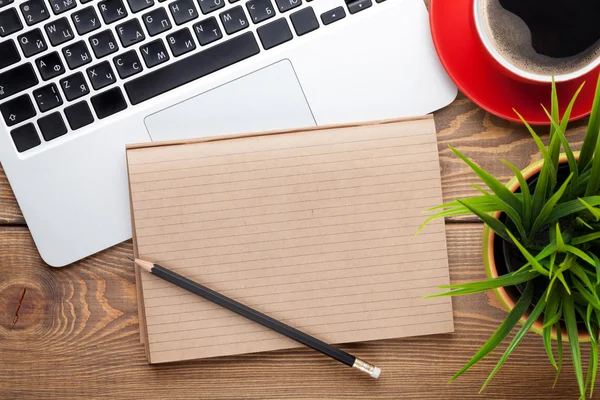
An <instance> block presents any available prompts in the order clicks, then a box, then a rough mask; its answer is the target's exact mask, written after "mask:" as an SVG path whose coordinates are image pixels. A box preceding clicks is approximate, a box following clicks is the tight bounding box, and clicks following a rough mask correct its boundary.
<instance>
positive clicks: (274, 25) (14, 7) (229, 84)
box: [0, 0, 457, 267]
mask: <svg viewBox="0 0 600 400" xmlns="http://www.w3.org/2000/svg"><path fill="white" fill-rule="evenodd" d="M456 93H457V92H456V88H455V86H454V85H453V84H452V82H451V80H450V79H449V78H448V76H447V75H446V73H445V72H444V70H443V68H442V66H441V64H440V62H439V60H438V58H437V56H436V53H435V50H434V47H433V44H432V40H431V36H430V32H429V24H428V14H427V10H426V8H425V5H424V3H423V0H387V1H383V0H314V1H311V0H99V1H98V0H0V114H1V117H0V162H1V163H2V165H3V167H4V170H5V171H6V174H7V176H8V179H9V181H10V184H11V186H12V188H13V191H14V193H15V196H16V198H17V200H18V202H19V205H20V207H21V210H22V212H23V215H24V216H25V219H26V221H27V224H28V226H29V228H30V230H31V234H32V235H33V238H34V240H35V243H36V245H37V247H38V249H39V252H40V254H41V257H42V258H43V259H44V261H45V262H46V263H47V264H49V265H51V266H55V267H59V266H64V265H67V264H70V263H72V262H74V261H77V260H79V259H82V258H84V257H87V256H89V255H91V254H94V253H96V252H98V251H101V250H103V249H106V248H108V247H110V246H113V245H115V244H117V243H120V242H122V241H124V240H127V239H129V238H130V237H131V222H130V221H131V218H130V209H129V192H128V185H127V170H126V160H125V146H126V145H127V144H129V143H141V142H150V141H165V140H175V139H185V138H194V137H203V136H214V135H223V134H235V133H245V132H260V131H269V130H280V129H287V128H290V129H291V128H299V127H307V126H315V125H329V124H338V123H348V122H357V121H370V120H381V119H389V118H397V117H403V116H415V115H423V114H427V113H430V112H432V111H434V110H436V109H439V108H441V107H443V106H445V105H447V104H449V103H450V102H452V100H453V99H454V98H455V97H456Z"/></svg>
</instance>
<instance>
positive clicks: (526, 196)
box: [502, 160, 533, 230]
mask: <svg viewBox="0 0 600 400" xmlns="http://www.w3.org/2000/svg"><path fill="white" fill-rule="evenodd" d="M502 162H503V163H504V164H506V165H507V166H508V168H510V169H511V170H512V171H513V173H514V174H515V176H516V177H517V180H518V181H519V187H520V188H521V194H522V201H523V214H524V215H523V221H524V224H525V230H528V229H529V228H530V227H531V224H532V223H533V221H532V220H531V211H532V210H531V192H530V191H529V185H528V184H527V180H526V179H525V177H524V176H523V173H522V172H521V171H520V170H519V169H518V168H517V167H515V166H514V165H512V164H511V163H509V162H508V161H506V160H502Z"/></svg>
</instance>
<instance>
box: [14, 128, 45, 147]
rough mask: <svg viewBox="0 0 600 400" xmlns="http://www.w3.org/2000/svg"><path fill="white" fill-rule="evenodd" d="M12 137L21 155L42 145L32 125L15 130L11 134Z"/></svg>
mask: <svg viewBox="0 0 600 400" xmlns="http://www.w3.org/2000/svg"><path fill="white" fill-rule="evenodd" d="M10 136H11V137H12V140H13V142H14V144H15V147H16V148H17V151H18V152H19V153H22V152H24V151H27V150H29V149H33V148H34V147H35V146H39V145H40V144H41V143H42V141H41V140H40V137H39V136H38V134H37V132H36V130H35V126H33V124H32V123H29V124H26V125H23V126H20V127H18V128H16V129H14V130H13V131H12V132H10Z"/></svg>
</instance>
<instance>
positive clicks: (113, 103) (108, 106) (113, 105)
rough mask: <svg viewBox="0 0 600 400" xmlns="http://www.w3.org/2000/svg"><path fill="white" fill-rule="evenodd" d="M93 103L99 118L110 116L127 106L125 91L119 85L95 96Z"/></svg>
mask: <svg viewBox="0 0 600 400" xmlns="http://www.w3.org/2000/svg"><path fill="white" fill-rule="evenodd" d="M92 105H93V106H94V110H96V115H97V116H98V118H99V119H103V118H106V117H110V116H111V115H113V114H116V113H118V112H119V111H123V110H124V109H126V108H127V103H126V102H125V98H124V97H123V93H122V92H121V89H119V88H118V87H116V88H113V89H110V90H107V91H106V92H104V93H100V94H98V95H96V96H93V97H92Z"/></svg>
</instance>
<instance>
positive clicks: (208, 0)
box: [198, 0, 225, 15]
mask: <svg viewBox="0 0 600 400" xmlns="http://www.w3.org/2000/svg"><path fill="white" fill-rule="evenodd" d="M198 4H200V10H201V11H202V14H205V15H206V14H208V13H211V12H213V11H215V10H218V9H219V8H223V7H225V0H198Z"/></svg>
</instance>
